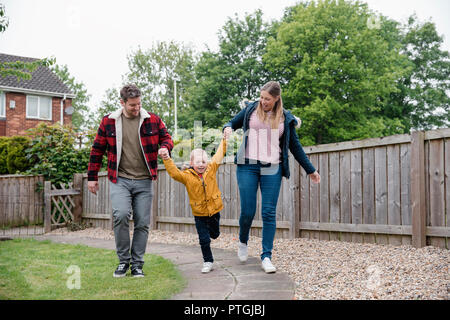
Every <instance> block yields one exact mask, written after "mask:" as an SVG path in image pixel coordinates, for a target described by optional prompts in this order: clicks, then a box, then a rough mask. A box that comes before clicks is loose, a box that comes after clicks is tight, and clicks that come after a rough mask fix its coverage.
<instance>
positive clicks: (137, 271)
mask: <svg viewBox="0 0 450 320" xmlns="http://www.w3.org/2000/svg"><path fill="white" fill-rule="evenodd" d="M131 276H132V277H133V278H143V277H145V274H144V271H142V267H136V268H133V269H131Z"/></svg>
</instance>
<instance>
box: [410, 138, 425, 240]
mask: <svg viewBox="0 0 450 320" xmlns="http://www.w3.org/2000/svg"><path fill="white" fill-rule="evenodd" d="M424 144H425V133H424V132H423V131H414V132H413V133H412V134H411V196H410V201H411V217H412V245H413V246H414V247H416V248H421V247H424V246H426V207H425V146H424Z"/></svg>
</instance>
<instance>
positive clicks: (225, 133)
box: [223, 127, 233, 140]
mask: <svg viewBox="0 0 450 320" xmlns="http://www.w3.org/2000/svg"><path fill="white" fill-rule="evenodd" d="M232 132H233V129H231V127H226V128H225V129H223V138H224V139H225V140H228V139H229V138H230V136H231V133H232Z"/></svg>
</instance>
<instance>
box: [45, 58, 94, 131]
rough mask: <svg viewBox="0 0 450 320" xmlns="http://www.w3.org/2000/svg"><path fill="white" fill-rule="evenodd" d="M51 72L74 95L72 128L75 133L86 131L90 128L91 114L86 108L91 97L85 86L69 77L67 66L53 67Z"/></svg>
mask: <svg viewBox="0 0 450 320" xmlns="http://www.w3.org/2000/svg"><path fill="white" fill-rule="evenodd" d="M52 70H53V72H55V73H56V74H57V75H58V76H59V78H60V79H61V80H62V81H63V82H64V83H65V84H66V85H67V86H68V87H69V89H70V90H72V92H74V94H75V98H74V99H73V100H72V107H73V109H74V112H73V114H72V126H73V127H74V129H75V130H76V131H82V130H86V129H88V128H89V126H90V125H89V119H90V118H91V115H92V114H91V113H90V110H89V106H88V102H89V99H90V97H91V95H90V94H88V92H87V89H86V86H85V85H84V83H82V82H77V81H76V79H75V78H74V77H73V76H71V75H70V73H69V69H68V67H67V65H64V66H60V65H55V66H53V67H52Z"/></svg>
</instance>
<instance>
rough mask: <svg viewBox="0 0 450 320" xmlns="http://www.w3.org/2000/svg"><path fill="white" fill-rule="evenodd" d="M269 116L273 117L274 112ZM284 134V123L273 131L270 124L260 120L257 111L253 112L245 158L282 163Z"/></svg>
mask: <svg viewBox="0 0 450 320" xmlns="http://www.w3.org/2000/svg"><path fill="white" fill-rule="evenodd" d="M268 115H269V116H271V115H272V112H269V113H268ZM283 132H284V123H283V122H281V123H280V125H279V126H278V129H272V128H271V127H270V123H264V122H263V121H261V120H260V119H259V118H258V116H257V114H256V111H255V112H253V113H252V115H251V116H250V123H249V132H248V142H247V149H246V150H245V157H246V158H247V159H253V160H259V161H262V162H267V163H280V153H281V149H280V138H281V136H282V135H283Z"/></svg>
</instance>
